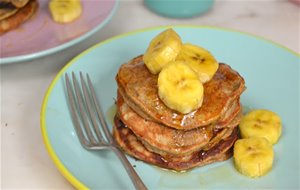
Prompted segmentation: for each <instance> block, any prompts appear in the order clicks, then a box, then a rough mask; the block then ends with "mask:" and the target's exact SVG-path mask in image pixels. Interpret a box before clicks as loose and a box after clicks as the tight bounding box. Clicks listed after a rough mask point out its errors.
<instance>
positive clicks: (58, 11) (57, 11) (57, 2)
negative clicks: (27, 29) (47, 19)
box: [49, 0, 82, 23]
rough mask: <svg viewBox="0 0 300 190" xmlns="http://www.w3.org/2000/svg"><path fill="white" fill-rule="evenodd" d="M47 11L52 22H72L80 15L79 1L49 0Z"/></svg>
mask: <svg viewBox="0 0 300 190" xmlns="http://www.w3.org/2000/svg"><path fill="white" fill-rule="evenodd" d="M49 9H50V12H51V15H52V18H53V20H54V21H56V22H59V23H69V22H72V21H74V20H75V19H77V18H78V17H79V16H80V15H81V13H82V6H81V2H80V0H51V1H50V3H49Z"/></svg>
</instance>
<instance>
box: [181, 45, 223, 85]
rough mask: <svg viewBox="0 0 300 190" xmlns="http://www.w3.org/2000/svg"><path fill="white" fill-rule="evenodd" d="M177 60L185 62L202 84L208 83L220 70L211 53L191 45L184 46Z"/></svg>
mask: <svg viewBox="0 0 300 190" xmlns="http://www.w3.org/2000/svg"><path fill="white" fill-rule="evenodd" d="M176 60H180V61H185V62H186V63H187V64H188V65H189V66H190V67H191V68H192V69H193V70H194V71H195V72H196V73H197V74H198V76H199V79H200V81H201V82H202V83H205V82H208V81H209V80H210V79H211V78H212V77H213V76H214V74H215V73H216V72H217V70H218V68H219V63H218V62H217V60H216V59H215V58H214V56H213V55H212V54H211V53H210V52H209V51H207V50H206V49H204V48H201V47H199V46H196V45H193V44H190V43H186V44H183V46H182V48H181V51H180V52H179V54H178V56H177V58H176Z"/></svg>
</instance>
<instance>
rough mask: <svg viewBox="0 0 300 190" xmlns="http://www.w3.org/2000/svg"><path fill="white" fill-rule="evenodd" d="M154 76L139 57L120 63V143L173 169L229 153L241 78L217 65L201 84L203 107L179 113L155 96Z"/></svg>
mask: <svg viewBox="0 0 300 190" xmlns="http://www.w3.org/2000/svg"><path fill="white" fill-rule="evenodd" d="M174 74H176V73H174ZM157 78H158V75H153V74H151V73H150V72H149V71H148V69H147V67H146V66H145V64H144V63H143V61H142V56H138V57H136V58H134V59H133V60H131V61H130V62H129V63H126V64H123V65H122V66H121V67H120V69H119V71H118V74H117V76H116V81H117V84H118V95H117V101H116V104H117V114H116V116H115V126H114V129H113V131H114V137H115V140H116V142H117V143H118V144H119V146H120V147H121V148H122V149H123V150H124V151H125V152H126V153H128V154H129V155H131V156H133V157H135V158H137V159H139V160H143V161H145V162H147V163H151V164H154V165H157V166H160V167H163V168H167V169H172V170H177V171H181V170H187V169H190V168H193V167H196V166H203V165H206V164H209V163H212V162H216V161H223V160H226V159H228V158H230V157H231V156H232V146H233V144H234V142H235V141H236V140H237V138H238V136H237V135H238V129H237V126H238V124H239V121H240V118H241V105H240V101H239V98H240V95H241V93H242V92H243V91H244V89H245V82H244V79H243V78H242V77H241V76H240V75H239V74H238V73H237V72H236V71H234V70H233V69H231V67H230V66H228V65H226V64H220V65H219V69H218V71H217V72H216V74H215V75H214V77H213V78H212V80H210V81H209V82H207V83H205V84H204V97H203V104H202V106H201V107H200V108H199V109H198V110H196V111H194V112H191V113H188V114H181V113H178V112H176V111H174V110H171V109H170V108H168V107H166V105H165V104H164V103H163V102H162V101H161V100H160V99H159V97H158V89H157Z"/></svg>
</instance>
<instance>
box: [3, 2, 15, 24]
mask: <svg viewBox="0 0 300 190" xmlns="http://www.w3.org/2000/svg"><path fill="white" fill-rule="evenodd" d="M17 11H18V9H17V8H15V7H14V6H13V5H12V4H8V3H4V2H2V1H0V20H3V19H5V18H7V17H9V16H11V15H13V14H15V13H16V12H17Z"/></svg>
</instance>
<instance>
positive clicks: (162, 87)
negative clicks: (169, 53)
mask: <svg viewBox="0 0 300 190" xmlns="http://www.w3.org/2000/svg"><path fill="white" fill-rule="evenodd" d="M157 84H158V95H159V97H160V99H161V100H162V101H163V102H164V104H165V105H166V106H167V107H169V108H171V109H173V110H176V111H178V112H180V113H184V114H186V113H189V112H191V111H193V110H196V109H197V108H199V107H200V106H201V105H202V100H203V92H204V89H203V85H202V83H201V82H200V81H199V79H198V76H197V74H196V73H195V72H194V71H193V70H192V69H191V68H190V67H189V66H188V65H186V64H185V63H184V62H182V61H174V62H170V63H169V64H168V65H167V66H165V67H164V68H163V69H162V70H161V72H160V73H159V75H158V81H157Z"/></svg>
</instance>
